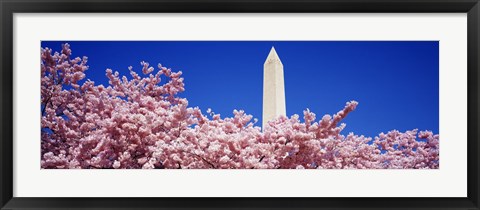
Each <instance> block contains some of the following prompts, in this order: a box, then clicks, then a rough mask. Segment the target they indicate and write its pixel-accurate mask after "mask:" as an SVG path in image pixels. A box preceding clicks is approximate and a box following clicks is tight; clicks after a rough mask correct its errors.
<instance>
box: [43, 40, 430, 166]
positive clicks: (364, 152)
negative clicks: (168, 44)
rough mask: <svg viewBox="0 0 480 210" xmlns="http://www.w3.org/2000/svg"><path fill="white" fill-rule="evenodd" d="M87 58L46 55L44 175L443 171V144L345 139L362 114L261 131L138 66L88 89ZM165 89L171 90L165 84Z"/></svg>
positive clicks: (421, 135)
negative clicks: (76, 171) (348, 121)
mask: <svg viewBox="0 0 480 210" xmlns="http://www.w3.org/2000/svg"><path fill="white" fill-rule="evenodd" d="M87 60H88V58H87V57H83V58H79V57H76V58H73V57H72V51H71V50H70V46H69V45H68V44H64V45H63V46H62V50H61V52H59V53H58V52H56V53H53V54H52V50H51V49H49V48H44V49H41V167H42V168H45V169H49V168H60V169H66V168H83V169H88V168H115V169H139V168H143V169H153V168H159V169H401V168H409V169H417V168H418V169H426V168H439V135H438V134H433V133H432V132H431V131H420V132H419V131H418V130H417V129H414V130H411V131H406V132H404V133H402V132H399V131H396V130H393V131H390V132H388V133H386V134H385V133H381V134H379V135H378V136H377V137H374V138H370V137H365V136H358V135H355V134H353V133H349V134H348V135H346V136H345V135H342V134H341V131H342V130H343V129H344V128H345V126H346V125H345V124H343V123H340V122H341V121H342V120H343V119H344V118H345V117H346V116H347V115H348V114H349V113H350V112H352V111H353V110H355V108H356V106H357V105H358V103H357V102H356V101H350V102H347V103H346V105H345V107H344V108H343V109H342V110H340V111H339V112H338V113H336V114H334V115H333V116H330V115H324V116H323V117H322V118H321V119H320V120H318V121H316V115H315V114H314V113H312V112H310V111H309V110H308V109H307V110H305V111H304V112H303V121H301V120H300V116H299V115H293V116H291V117H290V118H287V117H286V116H281V117H279V118H277V119H275V120H273V121H271V122H268V125H267V126H266V127H265V128H264V130H263V131H262V129H261V128H260V127H258V126H255V124H256V120H255V119H253V116H251V115H248V114H246V113H245V112H244V111H242V110H239V111H238V110H234V111H233V117H225V118H222V117H221V116H220V115H219V114H215V113H214V112H213V111H211V110H210V109H209V110H207V111H206V113H203V112H202V111H201V110H200V109H199V108H198V107H189V106H188V100H187V99H185V98H181V97H179V96H178V93H180V92H182V91H184V90H185V88H184V79H183V78H182V77H181V76H182V72H181V71H179V72H174V71H172V70H171V69H169V68H166V67H163V66H162V65H160V64H159V65H158V66H157V68H154V67H151V66H150V64H149V63H147V62H141V72H142V75H139V74H138V73H136V71H135V70H134V69H133V67H129V68H128V69H129V71H130V76H131V79H128V78H127V77H126V76H122V77H120V75H119V73H118V72H114V71H113V70H111V69H107V70H106V74H105V75H106V77H107V78H108V80H109V86H107V87H105V86H103V85H96V84H95V82H94V81H91V80H88V79H87V80H86V81H83V83H81V84H80V81H82V80H84V79H85V71H87V70H88V68H89V67H88V65H87ZM163 80H165V82H162V81H163Z"/></svg>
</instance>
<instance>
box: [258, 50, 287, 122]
mask: <svg viewBox="0 0 480 210" xmlns="http://www.w3.org/2000/svg"><path fill="white" fill-rule="evenodd" d="M280 115H284V116H286V107H285V84H284V81H283V64H282V61H280V58H279V57H278V55H277V52H276V51H275V48H274V47H272V49H271V50H270V53H269V54H268V57H267V60H265V63H264V64H263V116H262V118H263V119H262V129H265V125H267V122H268V121H270V120H273V119H275V118H277V117H279V116H280Z"/></svg>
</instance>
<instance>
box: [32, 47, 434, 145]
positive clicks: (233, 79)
mask: <svg viewBox="0 0 480 210" xmlns="http://www.w3.org/2000/svg"><path fill="white" fill-rule="evenodd" d="M65 42H68V43H69V44H70V45H71V48H72V51H73V56H74V57H77V56H80V57H81V56H84V55H85V56H87V57H88V58H89V62H88V64H89V66H90V69H89V70H88V71H87V72H86V75H87V78H89V79H91V80H93V81H95V83H96V84H97V85H98V84H104V85H108V80H107V78H106V77H105V70H106V69H107V68H111V69H113V70H115V71H119V72H120V74H122V75H126V76H127V77H128V76H130V75H129V71H128V68H127V67H128V66H133V67H134V70H136V71H138V72H140V71H141V66H140V62H141V61H146V62H149V63H150V64H151V65H153V66H156V64H157V63H161V64H162V65H163V66H166V67H169V68H171V69H172V70H174V71H179V70H181V71H183V77H184V78H185V88H186V91H185V92H184V93H182V94H180V96H181V97H185V98H187V99H188V101H189V104H190V106H198V107H200V108H201V109H202V110H203V111H204V112H205V111H206V110H207V108H211V109H212V110H213V111H214V112H215V113H219V114H221V115H222V116H223V117H225V116H232V115H233V114H232V111H233V110H234V109H243V110H245V111H246V112H247V113H248V114H252V115H253V116H254V117H255V118H258V120H259V121H258V123H257V125H258V126H261V124H262V121H261V120H262V119H261V118H262V91H263V87H262V85H263V84H262V83H263V63H264V61H265V59H266V57H267V55H268V53H269V51H270V48H271V47H272V46H274V47H275V49H276V51H277V53H278V55H279V57H280V59H281V60H282V63H283V65H284V75H285V95H286V106H287V115H288V116H291V115H293V114H299V115H300V116H302V115H303V110H305V109H306V108H309V109H310V110H311V111H313V112H314V113H316V114H317V120H318V119H320V118H321V117H322V116H323V115H324V114H334V113H336V112H337V111H339V110H341V109H342V108H343V107H344V106H345V103H346V102H347V101H350V100H356V101H358V102H359V106H358V107H357V109H356V110H355V111H354V112H352V113H351V114H350V115H349V116H348V117H347V118H346V119H345V120H344V121H343V122H344V123H346V124H347V127H346V128H345V130H344V131H343V132H342V133H344V134H347V133H348V132H354V133H355V134H358V135H366V136H371V137H373V136H376V135H378V133H380V132H387V131H390V130H393V129H397V130H400V131H402V132H403V131H405V130H411V129H414V128H418V129H420V130H432V131H433V132H434V133H438V127H439V51H438V45H439V43H438V42H437V41H151V42H147V41H43V42H42V43H41V45H42V47H49V48H52V49H54V50H55V51H59V50H60V49H61V44H62V43H65ZM129 78H130V77H129Z"/></svg>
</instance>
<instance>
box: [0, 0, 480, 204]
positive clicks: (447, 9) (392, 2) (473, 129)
mask: <svg viewBox="0 0 480 210" xmlns="http://www.w3.org/2000/svg"><path fill="white" fill-rule="evenodd" d="M0 8H1V21H2V22H1V33H0V36H1V43H0V44H1V56H0V63H1V67H2V68H1V70H0V71H1V74H0V80H1V83H0V88H1V91H0V100H1V105H0V107H1V108H0V110H1V112H0V119H1V129H0V141H1V144H0V158H1V165H0V188H1V192H0V206H1V209H374V208H375V209H386V208H392V209H479V193H478V192H479V186H480V185H479V179H480V177H479V159H480V157H479V152H480V148H479V144H478V141H479V137H480V136H479V132H480V129H479V125H478V120H479V114H480V113H479V94H480V91H479V88H480V86H479V83H478V81H479V80H480V77H479V75H480V74H479V71H480V68H479V60H480V57H479V56H480V53H479V50H480V48H479V35H480V34H479V32H480V28H479V19H480V17H479V13H480V4H479V1H478V0H403V1H401V0H337V1H332V0H300V1H295V0H247V1H241V0H231V1H225V0H224V1H221V0H140V1H135V0H96V1H95V0H85V1H81V0H73V1H67V0H36V1H35V0H0ZM87 12H88V13H117V12H121V13H154V12H162V13H187V12H192V13H201V12H213V13H218V12H222V13H248V12H253V13H257V12H267V13H277V12H286V13H307V12H308V13H317V12H328V13H343V12H345V13H352V12H355V13H364V12H366V13H419V12H421V13H440V12H442V13H467V14H468V16H467V19H468V22H467V25H468V40H467V41H468V154H467V155H468V163H467V165H468V177H467V179H468V180H467V181H468V188H467V195H468V196H467V197H466V198H414V197H410V198H361V197H358V198H41V197H38V198H25V197H21V198H17V197H13V181H14V178H15V177H13V147H12V145H13V138H14V136H13V121H14V120H15V119H13V110H14V109H15V106H14V104H13V40H14V37H13V14H14V13H87ZM32 178H34V177H32ZM445 181H446V182H447V181H449V180H445ZM345 190H348V189H345Z"/></svg>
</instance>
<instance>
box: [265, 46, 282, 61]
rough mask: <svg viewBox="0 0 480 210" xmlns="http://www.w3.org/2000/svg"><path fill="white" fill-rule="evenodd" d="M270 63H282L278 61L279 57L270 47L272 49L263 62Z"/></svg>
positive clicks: (273, 48)
mask: <svg viewBox="0 0 480 210" xmlns="http://www.w3.org/2000/svg"><path fill="white" fill-rule="evenodd" d="M270 62H279V63H282V61H280V57H278V54H277V51H275V47H274V46H272V49H270V53H268V56H267V59H266V60H265V63H270Z"/></svg>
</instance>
